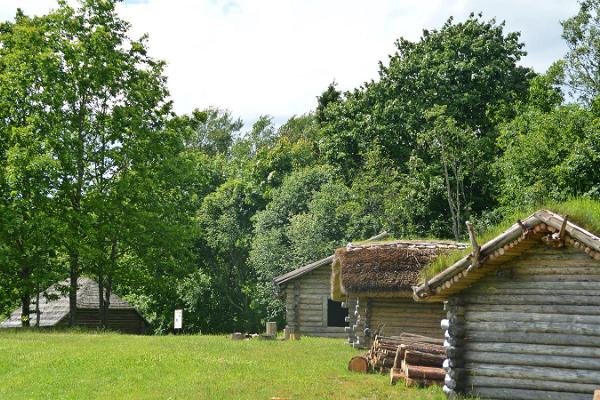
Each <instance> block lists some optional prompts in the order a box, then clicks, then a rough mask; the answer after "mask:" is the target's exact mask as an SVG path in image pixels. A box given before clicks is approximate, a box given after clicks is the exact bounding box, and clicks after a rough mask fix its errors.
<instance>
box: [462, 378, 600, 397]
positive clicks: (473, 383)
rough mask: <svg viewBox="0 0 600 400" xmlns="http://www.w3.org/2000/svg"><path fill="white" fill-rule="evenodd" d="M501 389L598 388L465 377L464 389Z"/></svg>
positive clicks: (587, 390) (582, 390) (586, 390)
mask: <svg viewBox="0 0 600 400" xmlns="http://www.w3.org/2000/svg"><path fill="white" fill-rule="evenodd" d="M479 386H481V387H503V388H514V389H532V390H547V391H557V392H573V393H588V394H589V393H593V392H594V389H596V388H597V387H598V386H597V385H593V384H583V383H570V382H552V381H543V380H532V379H518V378H498V377H490V376H467V377H465V387H479Z"/></svg>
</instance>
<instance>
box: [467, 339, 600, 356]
mask: <svg viewBox="0 0 600 400" xmlns="http://www.w3.org/2000/svg"><path fill="white" fill-rule="evenodd" d="M464 349H465V352H472V351H473V352H474V351H484V352H498V353H518V354H539V355H549V356H571V357H592V358H594V357H595V358H598V359H600V348H598V347H580V346H573V345H564V346H553V345H540V344H528V343H506V342H502V343H478V342H467V343H465V345H464Z"/></svg>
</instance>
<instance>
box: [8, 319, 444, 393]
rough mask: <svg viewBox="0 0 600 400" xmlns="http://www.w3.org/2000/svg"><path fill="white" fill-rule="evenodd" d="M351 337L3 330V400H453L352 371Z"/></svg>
mask: <svg viewBox="0 0 600 400" xmlns="http://www.w3.org/2000/svg"><path fill="white" fill-rule="evenodd" d="M358 353H359V352H358V351H356V350H353V349H351V348H349V347H348V346H345V345H343V343H342V341H341V340H334V339H320V338H319V339H317V338H302V340H300V341H297V342H284V341H259V340H256V339H255V340H252V341H231V340H229V339H228V338H225V337H224V336H127V335H118V334H112V333H98V334H96V333H72V332H69V333H65V332H45V333H43V332H41V333H40V332H23V331H20V332H19V331H0V399H253V400H258V399H267V400H268V399H271V398H272V397H283V398H289V399H414V400H421V399H422V400H433V399H440V400H441V399H444V398H445V397H444V395H443V394H442V392H441V390H440V389H439V388H430V389H415V388H405V387H404V386H403V385H402V384H399V385H398V386H394V387H392V386H390V385H389V383H388V377H387V376H382V375H377V374H372V375H360V374H355V373H351V372H349V371H347V370H346V365H347V362H348V360H349V359H350V357H351V356H352V355H354V354H358Z"/></svg>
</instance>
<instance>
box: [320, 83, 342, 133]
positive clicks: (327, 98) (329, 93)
mask: <svg viewBox="0 0 600 400" xmlns="http://www.w3.org/2000/svg"><path fill="white" fill-rule="evenodd" d="M336 86H337V83H336V82H335V81H333V82H331V83H330V84H329V86H327V89H326V90H325V91H324V92H323V93H322V94H321V95H320V96H318V97H317V109H316V110H315V119H316V121H317V123H318V124H319V125H324V124H325V123H327V122H328V117H327V112H326V109H327V106H328V105H329V104H330V103H338V102H340V101H341V100H342V93H341V92H340V91H339V90H337V89H336Z"/></svg>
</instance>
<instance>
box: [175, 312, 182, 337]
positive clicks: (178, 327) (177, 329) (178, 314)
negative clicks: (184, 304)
mask: <svg viewBox="0 0 600 400" xmlns="http://www.w3.org/2000/svg"><path fill="white" fill-rule="evenodd" d="M173 329H174V330H175V333H179V332H181V330H182V329H183V310H175V316H174V320H173Z"/></svg>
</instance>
